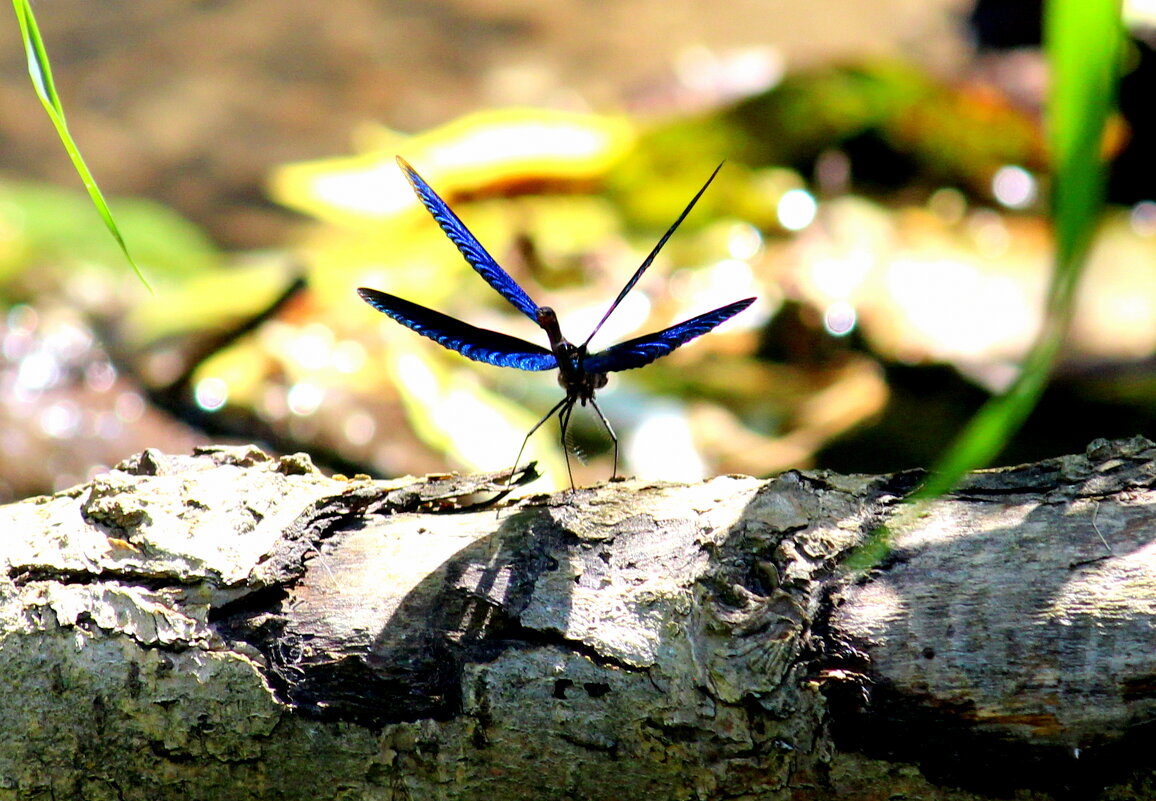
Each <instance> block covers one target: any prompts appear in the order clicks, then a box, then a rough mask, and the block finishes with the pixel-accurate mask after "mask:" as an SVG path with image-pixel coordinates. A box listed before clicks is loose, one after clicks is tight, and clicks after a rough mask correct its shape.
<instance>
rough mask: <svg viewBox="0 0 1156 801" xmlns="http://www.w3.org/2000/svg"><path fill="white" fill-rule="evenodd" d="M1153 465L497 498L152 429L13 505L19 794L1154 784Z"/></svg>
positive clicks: (617, 795) (1093, 459)
mask: <svg viewBox="0 0 1156 801" xmlns="http://www.w3.org/2000/svg"><path fill="white" fill-rule="evenodd" d="M1154 460H1156V446H1153V444H1152V443H1150V442H1148V441H1146V440H1143V439H1139V438H1137V439H1134V440H1128V441H1121V442H1104V441H1097V442H1096V443H1093V444H1092V445H1091V446H1089V449H1088V452H1087V453H1086V454H1084V455H1080V456H1069V457H1063V458H1059V459H1054V460H1049V461H1046V462H1041V463H1038V464H1033V465H1026V466H1022V467H1016V468H1006V469H999V470H992V471H984V472H981V473H977V474H975V475H974V476H972V477H971V478H970V479H969V480H968V481H967V482H966V484H965V485H964V486H963V487H962V488H960V489H959V490H957V491H956V492H955V493H953V494H952V495H950V496H948V497H945V498H942V499H939V500H937V501H935V502H933V503H930V504H928V505H925V506H923V507H912V506H909V505H905V504H902V503H901V500H902V498H903V497H904V495H905V494H906V493H908V492H910V490H911V489H912V488H913V487H914V486H915V484H916V482H917V480H918V478H919V476H918V475H916V474H897V475H889V476H842V475H836V474H832V473H826V472H794V471H793V472H789V473H786V474H784V475H781V476H779V477H777V478H773V479H770V480H756V479H752V478H746V477H739V476H726V477H721V478H717V479H714V480H712V481H708V482H705V483H703V484H697V485H676V484H662V483H655V482H644V481H622V482H612V483H610V484H607V485H603V486H598V487H593V488H589V489H581V490H578V491H571V492H564V493H559V494H555V495H550V496H544V495H543V496H535V497H532V498H530V499H527V500H525V501H523V502H521V503H518V504H516V505H508V506H503V507H501V508H498V509H495V508H478V507H476V506H471V504H472V503H474V502H476V501H477V499H478V498H484V497H487V495H486V494H487V493H489V494H490V495H492V494H493V493H495V492H497V491H499V490H500V489H501V488H502V485H501V483H500V481H498V480H497V479H496V477H495V476H465V477H457V476H434V477H427V478H425V479H403V480H397V481H370V480H368V479H362V478H358V479H353V480H347V479H340V478H328V477H325V476H323V475H321V474H320V473H319V472H318V471H316V470H315V469H314V468H313V467H312V465H311V463H310V462H309V460H308V458H307V457H304V456H301V455H298V456H292V457H285V458H281V459H273V458H270V457H268V456H266V455H265V454H263V453H262V452H261V451H259V450H257V449H256V448H252V447H244V448H223V447H222V448H207V449H202V450H200V451H197V452H196V453H195V454H194V455H193V456H188V457H184V456H167V455H163V454H160V453H157V452H155V451H145V452H144V453H142V454H139V455H138V456H135V457H133V458H131V459H129V460H127V461H126V462H124V463H122V464H121V465H119V466H118V468H117V469H115V470H113V471H111V472H110V473H108V474H106V475H103V476H100V477H97V478H96V479H94V480H93V481H92V482H91V483H89V484H85V485H81V486H78V487H76V488H73V489H71V490H67V491H65V492H61V493H57V494H56V495H53V496H50V497H44V498H34V499H30V500H26V501H22V502H20V503H16V504H12V505H9V506H6V507H3V508H0V531H2V532H3V537H2V539H0V559H2V560H3V564H4V570H3V572H2V574H0V681H2V685H0V686H2V687H3V689H4V690H5V692H4V693H3V694H2V695H0V801H3V799H10V798H11V799H32V798H83V799H106V798H107V799H129V800H135V799H150V801H152V800H155V799H167V798H180V799H348V798H367V799H423V801H424V799H486V801H504V799H530V798H533V799H563V798H565V799H615V800H616V801H623V800H627V799H647V800H648V801H652V800H653V799H724V798H727V799H729V798H742V799H792V800H805V799H827V798H841V799H876V798H908V799H914V798H921V799H952V800H953V801H962V800H963V799H973V798H989V797H1008V796H1010V795H1012V794H1015V795H1016V797H1017V798H1033V799H1051V798H1056V799H1058V798H1096V797H1103V798H1150V797H1152V796H1151V794H1149V793H1148V790H1149V789H1150V787H1151V786H1153V784H1156V782H1154V781H1153V775H1152V771H1151V770H1150V769H1149V767H1148V766H1149V764H1150V762H1151V760H1150V758H1147V753H1148V750H1149V748H1148V746H1149V745H1150V738H1151V727H1149V726H1148V725H1147V723H1148V721H1149V719H1151V718H1152V717H1153V713H1154V711H1156V648H1153V640H1154V638H1153V633H1152V632H1153V628H1154V622H1156V618H1154V617H1153V610H1154V609H1156V569H1154V559H1156V549H1154V547H1153V541H1154V540H1156V518H1154V517H1153V514H1152V511H1151V510H1152V503H1153V501H1154V499H1156V495H1154V491H1153V484H1154V483H1156V461H1154ZM884 524H886V526H885V527H884V528H881V527H883V526H884ZM881 545H882V546H884V547H880V546H881ZM865 546H872V547H873V548H874V550H875V551H876V552H879V553H881V554H883V557H882V559H881V560H880V561H878V562H877V563H876V564H874V565H873V566H872V567H870V569H867V570H859V571H854V570H850V569H848V568H847V566H846V565H845V564H844V560H845V559H846V558H847V557H848V555H849V554H851V553H853V552H857V553H860V554H862V553H864V551H863V548H864V547H865ZM1104 788H1108V789H1104Z"/></svg>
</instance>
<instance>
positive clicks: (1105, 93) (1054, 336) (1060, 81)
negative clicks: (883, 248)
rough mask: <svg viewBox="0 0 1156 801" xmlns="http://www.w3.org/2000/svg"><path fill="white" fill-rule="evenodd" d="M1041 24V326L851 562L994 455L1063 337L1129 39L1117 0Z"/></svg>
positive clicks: (1100, 191) (854, 566) (1060, 11)
mask: <svg viewBox="0 0 1156 801" xmlns="http://www.w3.org/2000/svg"><path fill="white" fill-rule="evenodd" d="M1044 32H1045V37H1044V39H1045V42H1044V44H1045V48H1046V51H1047V57H1048V67H1049V70H1050V73H1049V74H1050V80H1051V84H1050V88H1049V95H1048V106H1047V124H1048V131H1047V133H1048V145H1049V148H1050V152H1051V160H1052V198H1051V213H1052V224H1053V231H1054V238H1055V263H1054V267H1053V271H1052V281H1051V285H1050V286H1049V288H1048V295H1047V301H1046V308H1045V316H1044V323H1043V326H1042V327H1041V330H1040V333H1039V335H1038V337H1037V339H1036V342H1035V344H1034V345H1033V346H1032V349H1031V351H1029V353H1028V355H1027V357H1026V358H1025V359H1024V363H1023V367H1022V369H1021V372H1020V375H1019V377H1018V378H1017V379H1016V380H1015V382H1013V384H1012V385H1011V387H1010V388H1009V389H1008V390H1007V391H1006V392H1005V393H1004V394H1002V395H999V396H997V397H994V398H992V399H991V400H990V401H988V402H987V403H986V404H985V405H984V406H983V408H981V409H980V410H979V412H977V413H976V415H975V417H973V418H972V419H971V421H970V422H969V423H968V425H967V426H966V427H965V428H964V430H963V432H962V433H961V434H960V435H959V436H958V437H957V438H956V440H955V442H953V443H952V444H951V446H950V447H949V448H948V450H947V451H946V453H944V455H943V456H942V457H941V458H940V460H939V463H938V464H937V465H935V467H934V468H933V472H932V474H931V476H930V477H929V478H928V479H927V481H925V482H924V484H923V485H922V486H921V487H920V488H919V489H918V490H917V491H916V493H915V494H914V495H913V496H912V498H911V500H912V501H913V503H911V504H908V505H906V506H905V507H904V508H902V509H901V510H900V511H899V512H898V514H897V516H896V517H895V518H893V519H892V521H891V522H890V524H889V525H886V526H881V527H880V528H878V529H876V530H875V531H874V532H872V534H871V536H870V537H868V539H867V541H866V542H864V543H863V544H862V545H860V546H859V547H858V548H856V549H855V551H854V552H852V553H851V554H850V555H849V557H848V558H847V559H846V560H845V561H844V567H845V568H846V569H848V570H851V571H863V570H867V569H869V568H871V567H873V566H875V565H876V564H878V563H879V562H880V561H882V560H883V559H884V558H885V557H886V556H887V554H888V553H889V552H890V540H891V530H892V529H894V528H903V527H906V526H908V525H911V524H913V523H914V522H915V521H916V520H917V519H918V517H919V516H920V515H921V514H923V511H924V509H925V508H926V505H925V502H926V501H929V500H931V499H932V498H935V497H937V496H939V495H942V494H943V493H945V492H947V491H949V490H950V489H951V488H952V487H954V486H955V485H956V484H957V483H958V482H959V480H960V479H961V478H963V476H964V475H965V474H966V473H968V472H969V471H971V470H974V469H976V468H979V467H985V466H987V465H988V464H990V463H991V461H992V459H994V458H995V457H996V456H997V455H998V454H999V452H1000V451H1001V450H1002V449H1003V447H1004V446H1005V445H1006V444H1007V442H1008V440H1009V439H1010V438H1011V437H1012V436H1013V435H1014V433H1015V431H1016V430H1017V429H1018V428H1019V426H1020V425H1021V424H1022V423H1023V421H1024V420H1025V419H1026V418H1027V416H1028V415H1029V414H1031V411H1032V409H1033V408H1034V407H1035V405H1036V402H1037V401H1038V400H1039V397H1040V395H1041V394H1042V393H1043V391H1044V388H1045V387H1046V386H1047V383H1048V377H1049V375H1050V373H1051V370H1052V366H1053V365H1054V364H1055V361H1056V357H1057V356H1058V354H1059V352H1060V349H1061V348H1062V346H1063V343H1064V337H1065V335H1066V333H1067V330H1068V322H1069V320H1070V319H1071V316H1072V308H1073V305H1074V302H1075V295H1076V287H1077V285H1078V283H1079V278H1080V273H1081V272H1082V271H1083V267H1084V262H1085V258H1086V256H1087V254H1088V248H1089V246H1090V245H1091V242H1092V237H1093V235H1094V233H1095V230H1096V225H1097V223H1098V221H1099V216H1100V210H1101V207H1102V206H1103V204H1104V188H1105V184H1106V175H1107V170H1106V168H1105V164H1104V157H1103V141H1104V129H1105V127H1106V125H1107V122H1108V116H1109V114H1110V113H1111V108H1112V103H1113V99H1114V96H1115V87H1116V80H1117V77H1118V70H1119V63H1120V51H1121V46H1122V43H1123V24H1122V19H1121V4H1120V2H1119V0H1049V2H1048V3H1047V4H1046V6H1045V10H1044Z"/></svg>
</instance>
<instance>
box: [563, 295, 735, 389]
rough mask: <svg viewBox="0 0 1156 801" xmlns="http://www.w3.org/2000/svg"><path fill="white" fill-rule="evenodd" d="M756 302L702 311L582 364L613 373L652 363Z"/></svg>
mask: <svg viewBox="0 0 1156 801" xmlns="http://www.w3.org/2000/svg"><path fill="white" fill-rule="evenodd" d="M754 302H755V299H754V298H747V299H746V300H740V301H736V302H735V303H732V304H730V305H729V306H723V307H721V308H718V309H715V310H714V311H709V312H707V313H706V314H700V315H699V316H698V317H693V318H691V319H689V320H686V321H684V322H681V323H679V324H678V325H672V326H671V327H670V328H665V329H663V330H662V331H656V332H655V333H653V334H647V335H646V336H644V337H638V338H637V339H631V340H627V341H626V342H622V343H620V344H618V345H612V346H611V347H609V348H607V349H606V350H603V351H599V352H598V353H592V354H590V355H589V356H587V357H586V358H585V359H584V360H583V362H582V367H583V369H585V370H586V372H588V373H613V372H616V371H618V370H631V369H633V368H635V367H642V366H643V365H646V364H650V363H651V362H652V361H654V360H655V359H658V358H661V357H662V356H665V355H667V354H668V353H670V352H671V351H673V350H674V349H675V348H677V347H678V346H679V345H682V344H684V343H686V342H689V341H690V340H692V339H694V338H695V337H700V336H702V335H703V334H705V333H706V332H707V331H710V330H711V329H712V328H714V327H715V326H716V325H718V324H719V323H721V322H723V321H724V320H728V319H730V318H731V317H734V316H735V315H736V314H738V313H739V312H741V311H742V310H743V309H745V308H746V307H747V306H750V305H751V304H752V303H754Z"/></svg>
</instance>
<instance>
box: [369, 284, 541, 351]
mask: <svg viewBox="0 0 1156 801" xmlns="http://www.w3.org/2000/svg"><path fill="white" fill-rule="evenodd" d="M357 294H359V295H361V299H362V300H364V301H365V302H366V303H368V304H369V305H370V306H372V307H373V308H375V309H377V310H378V311H379V312H381V313H383V314H388V315H389V316H390V317H392V318H393V319H395V320H397V321H398V322H399V323H401V324H402V325H404V326H406V327H407V328H411V329H413V330H414V331H416V332H418V333H419V334H421V335H422V336H423V337H429V338H430V339H432V340H433V341H434V342H436V343H438V344H439V345H441V346H442V347H443V348H449V349H450V350H456V351H457V352H458V353H460V354H462V355H463V356H465V357H466V358H467V359H473V360H474V361H476V362H485V363H486V364H493V365H497V366H498V367H515V368H517V369H519V370H549V369H551V368H554V367H557V366H558V360H557V359H555V358H554V354H553V353H551V352H550V351H548V350H546V349H545V348H543V347H540V346H538V345H535V344H534V343H532V342H526V341H525V340H522V339H518V338H517V337H512V336H508V335H506V334H500V333H498V332H497V331H490V330H489V329H486V328H478V327H477V326H473V325H470V324H469V323H463V322H462V321H461V320H455V319H454V318H453V317H450V316H449V315H447V314H442V313H441V312H436V311H434V310H433V309H427V308H426V307H425V306H419V305H418V304H416V303H411V302H410V301H408V300H405V299H403V298H399V297H396V296H395V295H387V294H386V293H384V292H378V291H377V290H376V289H365V288H364V287H363V288H361V289H359V290H357Z"/></svg>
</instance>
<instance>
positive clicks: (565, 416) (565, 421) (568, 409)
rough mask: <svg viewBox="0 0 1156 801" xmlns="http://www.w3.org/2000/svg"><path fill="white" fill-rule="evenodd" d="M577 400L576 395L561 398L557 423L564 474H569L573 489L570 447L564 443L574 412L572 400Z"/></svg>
mask: <svg viewBox="0 0 1156 801" xmlns="http://www.w3.org/2000/svg"><path fill="white" fill-rule="evenodd" d="M577 400H578V398H577V396H575V395H567V396H566V397H565V398H563V399H562V402H563V403H564V404H565V406H563V407H562V411H561V412H559V413H558V424H559V425H560V427H561V429H562V432H561V433H562V453H563V455H565V457H566V474H567V475H568V476H570V489H574V471H573V470H572V469H571V468H570V448H569V447H567V445H566V429H568V428H569V427H570V415H572V414H574V402H575V401H577Z"/></svg>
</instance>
